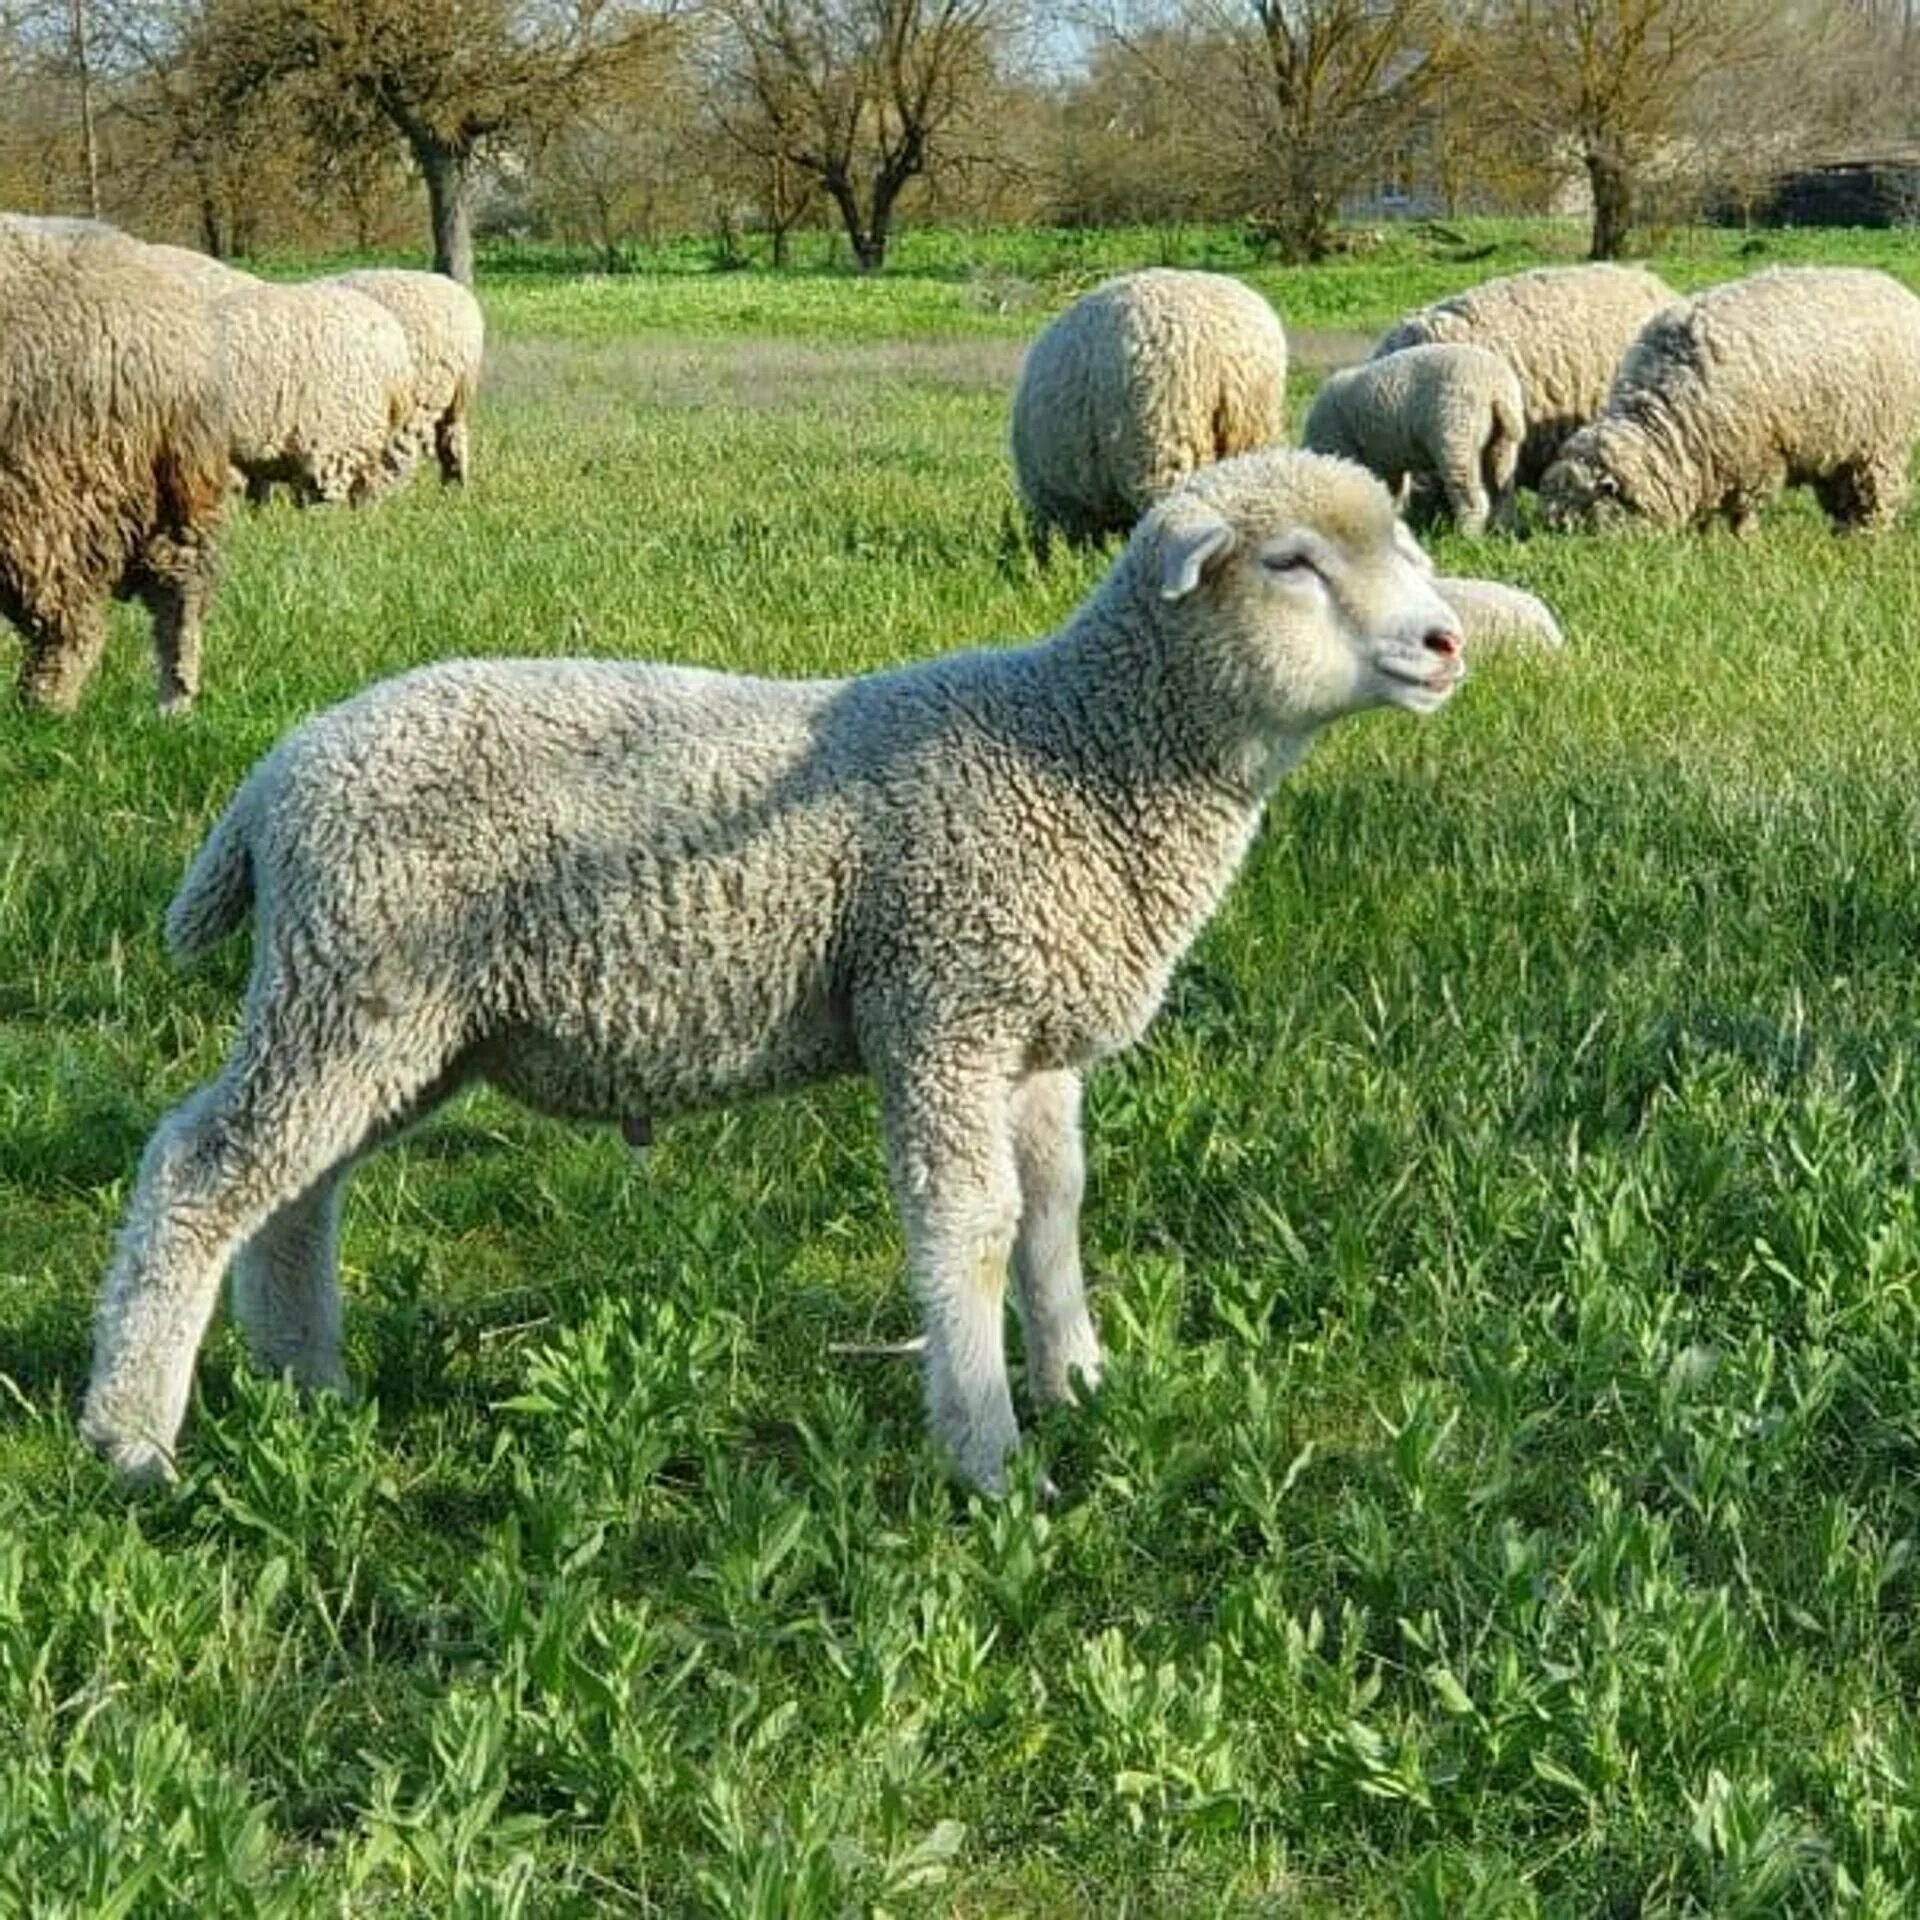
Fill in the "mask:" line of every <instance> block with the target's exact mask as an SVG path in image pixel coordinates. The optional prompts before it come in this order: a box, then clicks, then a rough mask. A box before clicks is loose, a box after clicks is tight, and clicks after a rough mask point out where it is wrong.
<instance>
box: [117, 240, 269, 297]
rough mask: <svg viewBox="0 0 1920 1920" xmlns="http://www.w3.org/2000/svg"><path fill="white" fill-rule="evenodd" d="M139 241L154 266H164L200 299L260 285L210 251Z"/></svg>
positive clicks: (252, 277)
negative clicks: (199, 251) (204, 251)
mask: <svg viewBox="0 0 1920 1920" xmlns="http://www.w3.org/2000/svg"><path fill="white" fill-rule="evenodd" d="M140 245H141V246H142V247H144V248H145V249H146V252H147V255H148V257H149V258H150V259H152V261H153V262H154V264H155V265H156V266H161V267H165V268H167V269H168V270H169V271H170V272H172V273H173V274H174V275H175V276H176V277H177V278H178V279H179V280H180V281H181V282H182V283H183V284H184V285H186V286H188V287H191V288H192V289H193V291H194V292H195V293H197V294H199V295H200V297H201V298H202V299H203V300H218V299H219V298H220V297H221V295H223V294H228V293H237V292H239V291H240V289H241V288H243V287H257V286H259V285H260V282H259V281H258V280H256V279H255V278H254V276H253V275H252V274H250V273H243V272H241V270H240V269H239V268H238V267H230V266H228V265H227V263H226V262H225V261H224V260H216V259H215V258H214V257H213V256H212V254H210V253H196V252H195V251H194V250H193V248H191V247H170V246H167V245H165V244H163V243H161V242H158V241H153V240H143V241H141V242H140Z"/></svg>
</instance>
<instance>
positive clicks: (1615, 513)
mask: <svg viewBox="0 0 1920 1920" xmlns="http://www.w3.org/2000/svg"><path fill="white" fill-rule="evenodd" d="M1614 455H1615V449H1614V448H1613V447H1612V446H1611V445H1610V444H1609V443H1608V440H1607V437H1606V435H1605V434H1604V433H1603V432H1602V430H1601V429H1600V428H1599V427H1597V426H1588V427H1582V428H1581V429H1580V431H1579V432H1578V433H1576V434H1574V435H1573V436H1572V437H1571V438H1570V439H1568V440H1566V441H1565V442H1563V443H1562V445H1561V448H1560V451H1559V453H1558V454H1556V455H1555V456H1554V461H1553V465H1552V466H1550V467H1549V468H1548V469H1547V470H1546V473H1545V474H1544V475H1543V476H1542V477H1541V481H1540V517H1541V519H1542V520H1543V521H1545V523H1546V524H1547V526H1549V527H1550V528H1552V530H1553V531H1554V532H1555V533H1574V532H1580V531H1586V532H1589V533H1615V532H1619V531H1620V530H1622V529H1623V528H1626V527H1629V526H1631V525H1632V524H1633V523H1634V522H1635V521H1636V520H1638V519H1640V518H1641V512H1642V510H1641V507H1640V505H1639V504H1638V502H1636V500H1635V499H1634V496H1633V489H1632V485H1631V480H1630V472H1629V469H1628V468H1627V467H1626V466H1625V465H1624V464H1623V463H1622V462H1621V461H1620V460H1618V459H1616V458H1615V457H1614Z"/></svg>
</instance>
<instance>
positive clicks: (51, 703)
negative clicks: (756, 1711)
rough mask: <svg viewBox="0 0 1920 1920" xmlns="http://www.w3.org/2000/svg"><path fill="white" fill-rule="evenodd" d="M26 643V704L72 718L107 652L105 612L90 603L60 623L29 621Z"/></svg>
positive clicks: (40, 619) (23, 699) (23, 677)
mask: <svg viewBox="0 0 1920 1920" xmlns="http://www.w3.org/2000/svg"><path fill="white" fill-rule="evenodd" d="M26 640H27V651H26V658H25V659H24V660H23V661H22V662H21V663H20V701H21V704H22V705H23V706H28V707H39V708H41V709H42V710H43V711H45V712H47V713H71V712H72V711H73V710H74V708H75V707H77V706H78V705H79V704H80V696H81V694H82V693H83V692H84V691H85V690H86V685H87V682H88V681H89V680H91V679H92V678H93V673H94V669H95V668H96V667H97V666H99V664H100V656H101V655H102V654H103V653H104V652H105V651H106V647H107V613H106V609H105V607H103V606H101V605H99V604H98V603H97V602H90V603H88V604H87V605H85V606H80V607H75V608H74V609H73V610H72V611H71V612H69V613H68V614H67V615H66V616H65V617H64V618H60V619H48V618H45V617H41V616H30V617H29V619H28V621H27V623H26Z"/></svg>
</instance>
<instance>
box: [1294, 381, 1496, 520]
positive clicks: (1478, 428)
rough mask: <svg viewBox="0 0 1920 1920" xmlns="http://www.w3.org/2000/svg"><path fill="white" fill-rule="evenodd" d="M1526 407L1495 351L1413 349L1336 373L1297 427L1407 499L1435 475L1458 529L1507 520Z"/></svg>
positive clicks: (1311, 443)
mask: <svg viewBox="0 0 1920 1920" xmlns="http://www.w3.org/2000/svg"><path fill="white" fill-rule="evenodd" d="M1526 432H1527V419H1526V403H1525V402H1524V401H1523V400H1522V398H1521V395H1520V381H1519V377H1518V376H1517V375H1516V374H1515V373H1514V371H1513V368H1512V367H1511V366H1509V365H1508V363H1507V362H1506V361H1505V360H1504V359H1503V358H1502V357H1501V356H1500V355H1499V354H1497V353H1494V352H1491V351H1490V350H1489V349H1487V348H1485V347H1469V346H1459V345H1454V344H1452V343H1446V344H1439V345H1434V346H1426V347H1407V348H1404V349H1403V350H1402V351H1400V352H1399V353H1390V354H1388V355H1386V356H1385V358H1383V359H1379V360H1365V361H1362V362H1361V364H1360V365H1359V366H1357V367H1347V368H1344V369H1342V370H1341V371H1340V372H1338V373H1331V374H1329V375H1328V376H1327V378H1326V379H1325V380H1324V381H1323V382H1322V383H1321V386H1320V390H1319V392H1318V393H1316V394H1315V395H1314V397H1313V406H1312V407H1311V409H1310V410H1309V411H1308V414H1307V421H1306V425H1305V426H1304V427H1303V428H1302V429H1301V433H1300V440H1301V444H1302V445H1303V446H1307V447H1311V448H1312V449H1313V450H1314V452H1316V453H1337V454H1340V455H1341V456H1343V457H1344V458H1346V459H1348V460H1357V461H1359V462H1360V464H1361V465H1362V466H1363V467H1368V468H1371V469H1372V471H1373V472H1375V473H1377V474H1378V475H1379V476H1380V478H1381V479H1383V480H1384V481H1385V482H1386V483H1387V485H1388V486H1389V487H1391V488H1393V489H1394V491H1395V493H1396V494H1397V495H1398V496H1399V498H1400V499H1401V500H1402V501H1403V502H1404V501H1405V499H1406V497H1407V489H1408V486H1409V484H1410V482H1411V481H1412V480H1413V479H1414V478H1415V477H1416V476H1418V477H1421V478H1425V477H1428V476H1431V477H1432V478H1433V479H1435V480H1437V481H1438V482H1439V484H1440V489H1441V491H1442V493H1443V494H1444V495H1445V497H1446V503H1447V510H1448V511H1449V512H1450V513H1451V514H1452V515H1453V520H1454V524H1455V525H1456V526H1457V527H1458V528H1459V529H1460V531H1461V532H1462V533H1483V532H1485V531H1486V528H1487V525H1488V523H1489V521H1490V520H1501V519H1505V518H1507V517H1509V516H1510V514H1511V512H1512V507H1513V482H1514V474H1515V471H1516V468H1517V466H1518V463H1519V459H1520V444H1521V442H1522V441H1523V440H1524V439H1525V438H1526Z"/></svg>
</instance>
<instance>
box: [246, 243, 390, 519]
mask: <svg viewBox="0 0 1920 1920" xmlns="http://www.w3.org/2000/svg"><path fill="white" fill-rule="evenodd" d="M209 311H210V312H211V313H212V315H213V319H214V324H215V327H216V328H217V330H218V333H219V336H220V342H221V348H222V355H223V360H224V364H225V367H226V376H227V389H228V417H229V424H230V426H231V428H232V433H233V441H232V459H233V464H234V466H235V467H236V468H238V469H239V471H240V473H241V474H242V475H243V476H244V477H245V479H246V482H247V494H248V498H250V499H253V500H261V499H264V498H265V497H266V495H267V494H268V493H269V492H270V491H271V489H272V488H273V486H274V485H275V483H277V482H283V483H285V484H287V485H288V486H290V487H291V488H292V489H293V491H294V494H295V496H296V498H298V499H299V500H301V501H302V502H303V503H310V502H322V503H331V502H337V501H342V500H346V501H351V502H354V503H355V504H358V503H359V502H361V501H363V500H367V499H370V498H371V497H372V496H373V495H375V494H376V493H378V492H379V491H380V490H381V488H382V486H383V485H384V484H385V483H386V482H387V481H388V480H389V479H390V478H391V471H390V469H389V468H388V466H387V464H386V456H387V452H388V449H389V447H390V446H391V445H392V443H393V441H394V439H395V437H396V436H397V435H398V434H399V432H400V430H401V428H402V427H403V426H404V425H405V423H406V421H407V419H408V418H409V416H410V415H411V413H412V411H413V361H412V357H411V356H410V355H409V353H408V351H407V336H406V334H405V333H404V332H403V331H402V330H401V326H400V323H399V321H397V320H396V319H395V318H394V317H393V315H392V314H391V313H389V312H388V311H387V310H386V308H385V307H383V306H381V305H380V304H379V302H378V301H375V300H370V299H368V298H367V296H366V295H365V294H363V293H355V292H354V291H353V289H352V288H350V287H338V286H329V285H327V284H326V283H325V282H313V283H311V284H307V285H296V286H287V285H280V284H276V283H274V282H270V281H264V280H259V281H253V282H251V283H249V284H247V285H243V286H240V287H237V288H235V289H233V290H232V291H231V292H227V293H224V294H222V295H220V297H218V298H217V299H215V300H213V301H212V302H211V304H210V307H209Z"/></svg>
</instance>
